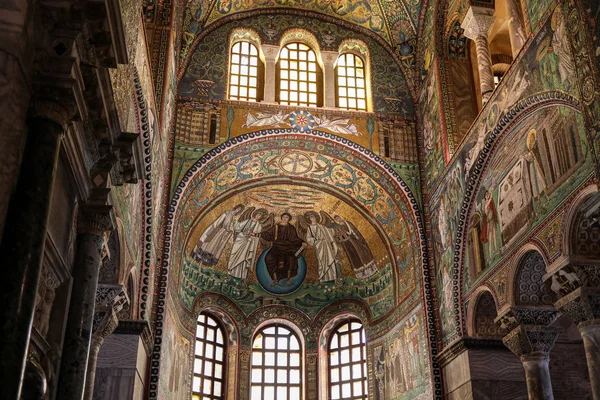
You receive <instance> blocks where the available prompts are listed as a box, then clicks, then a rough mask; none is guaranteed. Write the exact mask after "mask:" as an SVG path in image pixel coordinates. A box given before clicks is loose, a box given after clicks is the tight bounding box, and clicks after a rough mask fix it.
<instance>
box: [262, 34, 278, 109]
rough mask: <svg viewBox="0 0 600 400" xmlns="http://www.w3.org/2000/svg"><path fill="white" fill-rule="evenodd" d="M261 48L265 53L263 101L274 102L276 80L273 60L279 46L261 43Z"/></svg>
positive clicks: (275, 57)
mask: <svg viewBox="0 0 600 400" xmlns="http://www.w3.org/2000/svg"><path fill="white" fill-rule="evenodd" d="M261 49H262V52H263V54H264V55H265V96H264V100H263V102H264V103H273V104H275V81H276V80H277V78H276V76H275V71H276V68H275V61H276V59H277V54H279V46H273V45H270V44H263V45H262V46H261Z"/></svg>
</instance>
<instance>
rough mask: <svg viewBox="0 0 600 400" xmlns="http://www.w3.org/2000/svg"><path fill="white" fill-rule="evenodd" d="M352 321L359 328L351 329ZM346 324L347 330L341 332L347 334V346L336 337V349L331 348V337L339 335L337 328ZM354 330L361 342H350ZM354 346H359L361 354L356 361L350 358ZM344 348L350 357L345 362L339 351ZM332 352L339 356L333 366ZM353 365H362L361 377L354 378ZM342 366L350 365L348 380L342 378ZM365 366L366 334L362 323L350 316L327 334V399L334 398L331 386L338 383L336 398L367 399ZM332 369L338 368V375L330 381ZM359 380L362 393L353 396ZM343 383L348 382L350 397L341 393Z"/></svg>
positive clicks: (349, 399)
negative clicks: (335, 380)
mask: <svg viewBox="0 0 600 400" xmlns="http://www.w3.org/2000/svg"><path fill="white" fill-rule="evenodd" d="M353 323H358V324H360V329H358V330H353V329H352V324H353ZM346 324H347V325H348V331H347V332H343V333H342V334H347V335H348V346H345V347H342V346H341V340H340V339H339V338H338V347H337V348H336V349H332V348H331V344H332V341H333V338H334V337H335V336H336V335H339V330H340V329H341V328H342V327H343V326H344V325H346ZM354 332H359V333H360V335H361V342H360V343H359V344H356V345H355V344H353V343H352V333H354ZM354 348H359V349H360V352H361V354H362V358H361V360H360V361H358V362H356V361H353V359H352V350H353V349H354ZM346 349H347V350H349V357H350V359H349V361H348V362H347V363H343V362H342V360H341V353H342V351H343V350H346ZM333 352H337V353H338V354H339V355H340V356H338V357H339V359H338V364H337V365H335V366H333V365H332V363H331V360H332V353H333ZM355 365H361V366H362V377H360V378H354V371H353V367H354V366H355ZM344 366H349V367H350V380H349V381H346V380H343V379H342V376H341V370H342V367H344ZM367 368H368V356H367V336H366V332H365V326H364V324H363V323H362V321H361V320H359V319H358V318H350V319H346V320H344V321H341V322H339V323H338V324H336V325H335V328H334V329H332V331H331V333H330V334H329V337H328V339H327V395H328V398H329V399H333V398H334V397H333V386H334V385H339V388H340V395H339V397H338V400H366V399H368V398H369V379H368V370H367ZM332 369H338V370H339V371H340V373H339V376H338V377H339V380H338V381H337V382H332ZM359 381H362V394H361V395H359V396H354V383H355V382H359ZM343 383H349V384H350V393H351V397H343V395H342V385H343Z"/></svg>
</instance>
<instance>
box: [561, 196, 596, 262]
mask: <svg viewBox="0 0 600 400" xmlns="http://www.w3.org/2000/svg"><path fill="white" fill-rule="evenodd" d="M597 189H598V187H597V185H595V184H594V185H590V186H589V187H587V188H586V189H585V190H583V191H582V192H581V193H580V194H579V195H578V196H577V198H576V199H575V200H574V201H573V204H572V205H571V207H570V208H569V211H568V214H567V216H566V219H565V225H564V226H565V228H566V229H565V232H566V234H564V235H563V252H564V254H565V255H566V256H567V257H571V258H577V259H582V260H583V259H587V260H590V261H591V260H595V261H597V260H599V259H600V222H599V221H600V197H599V195H598V192H597Z"/></svg>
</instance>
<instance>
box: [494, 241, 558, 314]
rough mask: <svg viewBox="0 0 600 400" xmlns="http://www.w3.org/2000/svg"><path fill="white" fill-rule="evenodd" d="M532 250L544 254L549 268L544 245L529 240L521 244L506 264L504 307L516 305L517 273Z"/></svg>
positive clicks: (543, 257) (545, 262) (543, 256)
mask: <svg viewBox="0 0 600 400" xmlns="http://www.w3.org/2000/svg"><path fill="white" fill-rule="evenodd" d="M531 252H536V253H538V254H540V255H541V256H542V259H543V260H544V264H545V265H546V269H547V268H548V266H549V264H548V254H546V252H545V251H544V249H543V247H541V246H539V245H538V244H537V243H534V242H528V243H525V244H524V245H523V246H521V247H520V248H519V249H518V250H517V252H516V253H515V254H514V255H513V256H512V257H511V260H510V262H509V263H508V264H507V265H506V269H507V278H508V282H507V287H506V288H507V292H506V304H505V305H504V306H503V307H502V308H503V309H505V308H508V307H514V306H515V305H516V299H515V284H516V283H517V279H518V278H517V273H518V272H519V268H520V267H521V264H522V262H523V258H525V256H526V255H527V254H529V253H531Z"/></svg>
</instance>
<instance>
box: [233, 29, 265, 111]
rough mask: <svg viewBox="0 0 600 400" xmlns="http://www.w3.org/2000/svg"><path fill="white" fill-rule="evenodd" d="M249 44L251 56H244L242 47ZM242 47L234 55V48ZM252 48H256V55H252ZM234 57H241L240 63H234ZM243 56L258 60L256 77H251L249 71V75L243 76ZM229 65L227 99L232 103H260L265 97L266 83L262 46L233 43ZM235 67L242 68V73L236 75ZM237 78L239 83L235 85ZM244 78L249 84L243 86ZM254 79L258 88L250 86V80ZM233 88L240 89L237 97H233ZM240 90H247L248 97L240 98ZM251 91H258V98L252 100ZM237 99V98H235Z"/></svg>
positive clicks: (242, 42)
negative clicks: (264, 83)
mask: <svg viewBox="0 0 600 400" xmlns="http://www.w3.org/2000/svg"><path fill="white" fill-rule="evenodd" d="M244 43H247V44H248V46H249V51H248V53H249V54H244V53H243V52H242V49H241V48H242V47H243V44H244ZM238 44H239V45H240V51H239V52H238V53H235V54H234V48H235V46H236V45H238ZM252 48H254V50H255V51H256V54H255V55H253V54H251V53H252V50H251V49H252ZM234 55H237V56H238V57H240V62H238V63H234V62H233V57H234ZM243 56H247V57H250V58H251V59H252V58H255V59H256V76H253V75H250V70H249V71H248V74H241V66H242V63H241V58H242V57H243ZM228 61H229V64H228V68H227V72H228V73H227V99H228V100H232V101H245V102H256V103H258V102H260V101H261V100H262V99H263V97H264V87H263V81H264V74H265V67H264V64H263V62H262V60H261V52H260V46H257V45H256V43H253V42H252V41H250V40H237V41H235V42H233V43H231V46H230V48H229V60H228ZM234 65H238V66H239V68H240V71H239V72H238V73H234V72H233V67H234ZM248 66H249V68H250V67H252V65H250V64H248ZM234 76H235V77H237V78H238V82H237V83H235V84H234V83H233V78H234ZM242 78H247V80H248V83H247V84H246V85H242V84H241V80H242ZM252 78H255V79H256V86H251V85H250V80H251V79H252ZM232 86H236V87H237V88H238V94H236V95H235V96H232V94H231V88H232ZM240 88H246V90H247V93H246V94H247V96H240V94H239V93H240V92H239V90H240ZM250 89H255V90H256V97H255V98H251V97H250V96H249V92H250ZM233 97H235V98H233Z"/></svg>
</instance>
